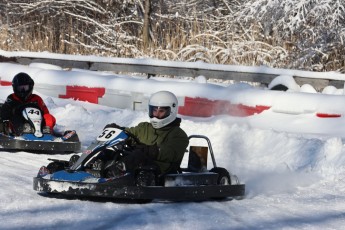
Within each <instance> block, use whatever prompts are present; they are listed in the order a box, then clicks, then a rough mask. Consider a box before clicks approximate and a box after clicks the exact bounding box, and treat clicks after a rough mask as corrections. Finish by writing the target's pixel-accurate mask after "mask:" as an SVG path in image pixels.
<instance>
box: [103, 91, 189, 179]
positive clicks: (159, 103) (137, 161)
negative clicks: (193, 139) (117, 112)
mask: <svg viewBox="0 0 345 230" xmlns="http://www.w3.org/2000/svg"><path fill="white" fill-rule="evenodd" d="M177 110H178V101H177V98H176V96H175V95H174V94H173V93H171V92H169V91H159V92H157V93H154V94H153V95H152V96H151V97H150V99H149V117H150V122H141V123H139V124H138V125H137V126H135V127H131V128H126V130H127V131H129V132H130V133H132V134H133V135H134V136H136V137H137V138H138V139H139V141H140V142H141V144H139V145H137V146H136V149H135V150H134V151H132V152H129V153H127V154H126V156H125V157H124V158H122V160H121V161H120V162H118V163H117V165H116V167H117V169H119V170H120V171H126V170H127V171H133V170H135V169H136V168H137V167H138V166H141V165H147V164H148V165H149V164H152V163H154V164H155V165H157V166H158V168H159V169H160V173H168V172H177V171H178V169H179V167H180V164H181V161H182V158H183V155H184V153H185V151H186V148H187V146H188V144H189V139H188V136H187V134H186V133H185V132H184V131H183V130H182V129H181V128H180V123H181V118H177V117H176V116H177ZM106 127H114V128H119V126H118V125H116V124H115V123H112V124H108V125H107V126H106Z"/></svg>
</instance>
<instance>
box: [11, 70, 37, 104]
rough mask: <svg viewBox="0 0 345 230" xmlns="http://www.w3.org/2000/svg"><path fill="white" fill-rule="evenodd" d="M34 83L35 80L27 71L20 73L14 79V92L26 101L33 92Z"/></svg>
mask: <svg viewBox="0 0 345 230" xmlns="http://www.w3.org/2000/svg"><path fill="white" fill-rule="evenodd" d="M34 84H35V83H34V80H32V78H31V77H30V76H29V75H28V74H27V73H18V74H16V75H15V76H14V78H13V80H12V87H13V92H14V94H15V95H16V96H17V97H19V98H20V99H21V100H23V101H25V100H26V99H27V98H28V97H29V96H30V95H31V94H32V90H33V88H34Z"/></svg>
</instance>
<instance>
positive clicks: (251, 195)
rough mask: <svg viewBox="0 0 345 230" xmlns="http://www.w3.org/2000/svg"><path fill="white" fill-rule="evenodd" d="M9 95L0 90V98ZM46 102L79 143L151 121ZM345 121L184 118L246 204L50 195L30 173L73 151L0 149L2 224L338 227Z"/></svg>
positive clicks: (343, 208)
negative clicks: (232, 177)
mask: <svg viewBox="0 0 345 230" xmlns="http://www.w3.org/2000/svg"><path fill="white" fill-rule="evenodd" d="M10 91H11V90H10V88H6V87H1V90H0V97H1V99H4V98H5V97H6V95H7V94H8V93H9V92H10ZM44 100H45V101H46V102H47V105H48V107H49V109H50V111H51V113H52V114H54V116H56V118H57V121H58V127H57V128H59V129H65V128H66V129H75V130H77V132H78V134H79V137H80V139H81V141H82V143H83V148H85V147H86V146H87V145H88V144H90V142H91V141H92V140H93V138H95V137H96V135H97V134H98V133H99V132H100V131H101V130H102V128H103V127H104V125H105V124H107V123H110V122H116V123H118V124H120V125H123V126H133V125H136V124H137V123H138V122H140V121H144V120H148V117H147V114H146V113H145V112H134V111H130V110H120V109H115V108H108V107H102V106H98V105H92V104H89V103H83V102H75V101H72V100H62V99H56V98H44ZM344 124H345V121H344V118H337V119H334V118H333V119H320V118H315V117H314V116H309V115H296V116H286V115H283V114H275V113H273V112H270V111H266V112H264V113H262V114H260V115H255V116H253V117H249V118H231V117H228V116H218V117H212V118H192V117H183V123H182V128H183V129H184V130H185V131H186V132H187V134H188V135H192V134H202V135H206V136H208V137H209V138H210V140H211V142H212V145H213V150H214V152H215V155H216V161H217V163H218V165H219V166H220V167H225V168H227V169H229V170H230V171H231V172H232V173H234V174H236V175H237V176H238V177H239V179H240V180H241V182H243V183H245V184H246V190H247V191H246V197H245V198H244V199H243V200H225V201H205V202H168V201H158V200H154V201H153V202H152V203H148V204H135V203H128V202H127V203H126V202H120V201H111V200H99V201H95V200H78V199H65V198H63V197H60V196H57V197H47V196H45V195H44V194H39V193H37V192H36V191H34V190H33V189H32V178H33V177H34V176H35V175H36V174H37V172H38V169H39V168H40V166H42V165H46V164H47V163H48V160H47V158H49V157H51V158H58V159H68V158H69V157H70V155H54V156H48V155H39V154H32V153H26V152H11V153H10V152H0V154H1V157H0V175H1V178H2V179H1V189H0V229H35V230H36V229H74V228H77V229H83V230H87V229H122V230H125V229H167V230H169V229H198V230H199V229H212V230H213V229H222V230H223V229H265V230H266V229H320V230H321V229H322V230H324V229H342V228H343V226H345V214H344V213H345V195H344V194H345V183H344V179H345V168H344V165H345V149H344V144H343V141H342V137H344V136H345V129H344V127H345V125H344ZM321 131H322V132H321ZM320 133H322V134H320Z"/></svg>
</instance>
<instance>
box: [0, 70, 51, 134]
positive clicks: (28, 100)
mask: <svg viewBox="0 0 345 230" xmlns="http://www.w3.org/2000/svg"><path fill="white" fill-rule="evenodd" d="M34 84H35V83H34V81H33V80H32V78H31V77H30V76H29V75H28V74H27V73H18V74H16V75H15V76H14V78H13V80H12V88H13V92H14V93H12V94H10V95H9V96H8V97H7V99H6V101H5V103H4V104H3V105H2V107H1V121H2V122H4V121H7V120H8V121H9V125H10V128H11V129H12V130H13V128H14V126H18V124H20V123H22V122H23V116H22V114H21V112H22V111H21V110H22V109H23V108H24V106H25V105H26V104H31V106H35V107H38V108H39V109H40V110H41V111H42V114H43V125H44V126H49V128H50V132H52V131H53V127H54V126H55V122H56V119H55V117H54V116H53V115H51V114H50V113H49V110H48V108H47V106H46V105H45V103H44V102H43V100H42V98H41V97H40V96H38V95H36V94H33V93H32V91H33V88H34ZM15 130H16V129H15ZM17 135H20V133H17Z"/></svg>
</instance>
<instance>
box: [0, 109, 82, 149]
mask: <svg viewBox="0 0 345 230" xmlns="http://www.w3.org/2000/svg"><path fill="white" fill-rule="evenodd" d="M1 106H2V104H0V107H1ZM17 111H18V112H17V113H16V115H15V116H14V121H15V122H13V121H11V120H7V121H4V122H2V123H1V124H0V150H3V151H28V152H34V153H46V154H52V153H76V152H80V149H81V143H80V141H79V137H78V135H77V133H76V131H75V130H69V131H65V132H64V133H53V131H52V130H50V128H49V127H48V126H44V122H43V116H42V111H41V110H40V109H39V107H38V106H36V105H35V104H27V105H24V106H22V107H21V108H19V109H18V110H17Z"/></svg>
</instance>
